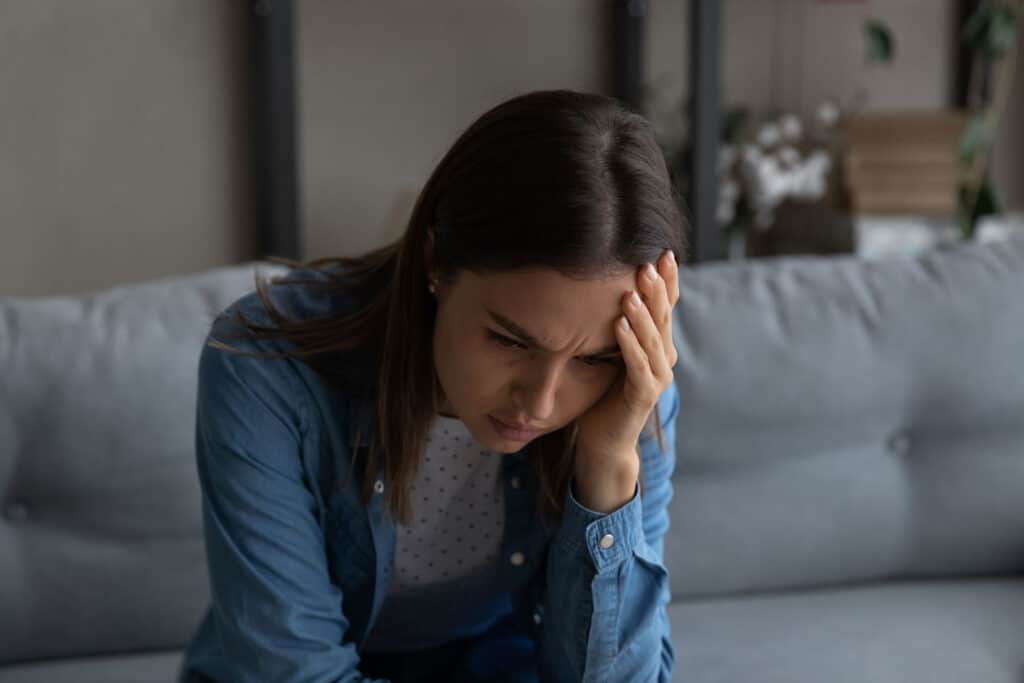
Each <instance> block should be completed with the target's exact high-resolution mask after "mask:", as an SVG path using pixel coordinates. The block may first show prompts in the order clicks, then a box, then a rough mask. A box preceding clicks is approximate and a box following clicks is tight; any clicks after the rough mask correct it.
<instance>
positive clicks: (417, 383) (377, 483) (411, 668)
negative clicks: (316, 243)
mask: <svg viewBox="0 0 1024 683" xmlns="http://www.w3.org/2000/svg"><path fill="white" fill-rule="evenodd" d="M683 234H684V231H683V220H682V217H681V214H680V209H679V203H678V200H677V197H676V195H675V194H674V191H673V188H672V185H671V183H670V182H669V178H668V174H667V172H666V167H665V162H664V159H663V157H662V155H661V152H660V151H659V149H658V146H657V145H656V144H655V141H654V138H653V136H652V133H651V129H650V127H649V125H648V124H647V123H646V122H645V121H644V120H643V119H642V118H641V117H640V116H637V115H635V114H632V113H629V112H628V111H626V110H625V109H623V108H622V107H621V106H620V105H619V104H618V103H617V102H616V101H615V100H613V99H610V98H607V97H603V96H599V95H592V94H583V93H575V92H570V91H543V92H534V93H530V94H527V95H524V96H521V97H517V98H514V99H512V100H509V101H507V102H505V103H503V104H501V105H499V106H498V107H495V108H494V109H492V110H490V111H488V112H486V113H485V114H484V115H483V116H481V117H480V118H479V119H478V120H477V121H476V122H475V123H474V124H473V125H472V126H471V127H470V128H469V129H468V130H466V132H465V133H463V134H462V135H461V136H460V137H459V139H458V140H457V141H456V142H455V144H454V146H453V147H452V148H451V149H450V151H449V152H448V153H447V154H446V155H445V156H444V158H443V159H442V160H441V162H440V163H439V165H438V166H437V168H436V169H435V170H434V172H433V174H432V175H431V176H430V178H429V180H428V182H427V184H426V186H425V187H424V188H423V191H422V192H421V194H420V196H419V198H418V200H417V203H416V206H415V208H414V210H413V213H412V216H411V218H410V220H409V223H408V226H407V229H406V231H405V233H404V235H403V236H402V237H401V239H399V240H398V241H397V242H395V243H394V244H391V245H388V246H386V247H384V248H381V249H378V250H376V251H373V252H370V253H368V254H366V255H364V256H362V257H360V258H338V259H320V260H317V261H312V262H310V263H307V264H304V265H303V264H296V263H292V262H289V263H290V265H292V266H293V268H292V270H290V271H289V272H288V273H286V274H285V275H284V276H281V277H278V278H276V279H274V280H273V281H272V283H271V284H270V285H268V284H267V283H266V282H263V281H262V280H260V278H257V281H256V291H254V292H252V293H250V294H249V295H248V296H246V297H243V298H242V299H240V300H239V301H237V302H235V303H234V304H232V305H231V306H230V307H229V308H228V309H227V311H225V312H224V313H223V314H222V315H221V316H220V317H219V318H218V319H217V320H216V321H215V322H214V324H213V328H212V330H211V331H210V336H209V337H208V340H207V343H206V344H205V345H204V348H203V350H202V354H201V358H200V365H199V392H198V407H197V422H196V448H197V463H198V469H199V478H200V482H201V485H202V494H203V519H204V532H205V540H206V549H207V558H208V564H209V572H210V580H211V588H212V604H211V607H210V610H209V611H208V613H207V614H206V616H205V618H204V620H203V621H202V623H201V625H200V627H199V629H198V631H197V633H196V634H195V637H194V638H193V641H192V643H191V645H190V646H189V649H188V651H187V653H186V657H185V661H184V664H183V668H182V672H181V680H183V681H270V682H273V683H286V682H289V681H307V682H313V681H316V682H327V681H344V682H353V683H354V682H360V681H371V680H390V681H393V682H394V683H405V682H409V681H495V682H497V681H505V682H512V681H595V682H597V681H599V682H600V683H618V682H621V683H640V682H644V681H668V680H669V678H670V676H671V670H672V666H673V662H674V653H673V648H672V643H671V638H670V634H669V623H668V619H667V616H666V612H665V605H666V604H667V602H668V600H669V586H668V574H667V571H666V569H665V567H664V565H663V562H662V546H663V544H662V541H663V536H664V534H665V531H666V529H667V527H668V513H667V505H668V502H669V499H670V498H671V496H672V482H671V476H672V472H673V469H674V465H675V455H674V450H673V449H674V441H675V428H674V424H675V419H676V415H677V412H678V395H677V392H676V390H675V387H674V385H673V384H672V376H673V375H672V368H673V366H674V364H675V362H676V351H675V348H674V347H673V344H672V324H671V312H672V310H673V307H674V306H675V304H676V299H677V298H678V284H677V261H678V259H680V258H682V257H683V255H684V249H685V244H684V237H683Z"/></svg>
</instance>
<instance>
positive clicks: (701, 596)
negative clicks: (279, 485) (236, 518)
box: [0, 241, 1024, 683]
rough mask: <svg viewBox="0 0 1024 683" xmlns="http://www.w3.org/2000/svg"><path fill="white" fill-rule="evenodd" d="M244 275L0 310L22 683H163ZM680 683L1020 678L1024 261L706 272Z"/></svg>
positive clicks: (684, 305)
mask: <svg viewBox="0 0 1024 683" xmlns="http://www.w3.org/2000/svg"><path fill="white" fill-rule="evenodd" d="M255 265H258V267H259V270H260V271H261V272H264V273H266V274H272V273H274V272H278V271H279V269H278V268H276V267H272V266H270V265H268V264H246V265H243V266H239V267H233V268H225V269H219V270H214V271H209V272H205V273H200V274H195V275H189V276H182V277H176V278H171V279H165V280H160V281H153V282H148V283H144V284H138V285H133V286H125V287H120V288H117V289H113V290H110V291H106V292H100V293H94V294H89V295H81V296H75V297H62V298H44V299H6V300H0V586H2V588H0V681H2V682H3V683H29V682H32V683H37V682H39V683H41V682H46V683H54V682H60V681H75V683H92V682H95V683H100V682H102V683H117V682H120V681H125V682H129V681H130V682H132V683H140V682H147V681H154V682H157V681H162V682H169V681H172V680H173V678H174V673H175V670H176V668H177V666H178V663H179V661H180V649H181V648H182V646H183V644H184V643H185V642H186V640H187V638H188V637H189V636H190V635H191V632H192V630H193V628H194V627H195V626H196V624H197V622H198V619H199V617H200V614H201V612H202V610H203V609H204V607H205V605H206V601H207V597H208V588H207V579H206V569H205V565H204V559H203V545H202V536H201V525H200V516H199V508H200V497H199V489H198V484H197V481H196V476H195V471H194V463H193V457H192V429H193V419H194V415H193V411H194V395H195V386H194V382H195V371H196V363H197V359H198V353H199V349H200V345H201V342H202V339H203V337H204V335H205V333H206V331H207V329H208V327H209V324H210V321H211V320H212V316H213V315H214V314H215V313H216V312H217V311H219V310H221V309H222V308H223V307H225V306H226V305H227V304H229V303H230V302H231V301H233V300H234V299H236V298H237V297H239V296H241V295H242V294H243V293H245V292H247V291H248V290H250V289H251V287H252V272H253V267H254V266H255ZM681 289H682V292H681V299H680V305H679V311H678V312H679V316H678V319H677V321H676V322H677V328H676V334H677V346H678V349H679V354H680V356H679V364H678V366H677V369H678V376H677V381H678V383H679V389H680V394H681V399H682V402H681V406H682V408H681V412H680V421H679V424H678V434H677V438H678V448H679V463H678V468H677V473H676V493H675V497H674V499H673V501H672V526H671V529H670V531H669V535H668V537H667V540H666V546H665V552H666V562H667V564H668V566H669V569H670V572H671V576H672V590H673V595H674V602H673V604H672V605H671V606H670V614H671V619H672V623H673V635H674V638H675V642H676V677H675V680H678V681H687V682H690V683H812V682H813V683H821V682H828V683H845V682H850V683H853V682H856V683H897V682H899V683H907V682H917V681H921V682H928V683H965V682H971V683H974V682H977V683H1020V682H1021V681H1024V577H1022V576H1021V572H1022V571H1024V241H1016V242H1002V243H995V244H984V245H977V244H975V245H967V246H961V247H958V248H955V249H950V250H943V251H936V252H931V253H928V254H926V255H923V256H920V257H914V258H909V259H894V260H882V261H871V262H866V261H860V260H856V259H854V258H851V257H842V258H835V257H831V258H824V257H822V258H816V257H800V258H790V259H778V260H765V261H757V262H749V263H745V264H740V265H736V264H715V265H704V266H700V267H696V268H688V269H685V270H684V272H683V274H682V283H681Z"/></svg>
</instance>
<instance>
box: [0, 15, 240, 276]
mask: <svg viewBox="0 0 1024 683" xmlns="http://www.w3.org/2000/svg"><path fill="white" fill-rule="evenodd" d="M240 26H241V22H240V12H239V8H238V6H237V3H234V2H226V1H223V0H213V1H211V0H169V1H168V0H83V1H74V0H4V1H3V2H0V92H2V93H3V104H2V106H0V295H22V294H25V295H32V294H51V293H70V292H76V291H81V290H87V289H93V288H99V287H105V286H108V285H113V284H116V283H120V282H126V281H134V280H140V279H145V278H149V277H157V276H162V275H167V274H171V273H180V272H187V271H193V270H199V269H203V268H205V267H208V266H213V265H217V264H223V263H229V262H234V261H237V260H238V259H239V258H241V257H243V256H245V255H247V254H248V252H249V251H250V249H251V238H250V236H249V231H248V229H247V223H248V220H247V218H246V212H247V207H248V205H249V201H248V197H247V186H246V183H245V181H244V175H243V173H242V171H243V168H244V165H245V157H246V147H245V136H244V111H243V98H242V97H241V96H240V95H241V93H240V89H241V79H240V75H241V74H242V73H243V66H244V65H243V61H242V60H243V58H244V54H243V52H242V50H241V47H242V42H241V40H242V38H243V34H242V32H241V31H240V30H239V27H240Z"/></svg>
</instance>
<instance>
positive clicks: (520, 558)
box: [508, 552, 526, 567]
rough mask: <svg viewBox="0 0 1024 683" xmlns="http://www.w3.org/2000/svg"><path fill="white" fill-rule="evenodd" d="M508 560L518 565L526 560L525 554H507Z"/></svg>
mask: <svg viewBox="0 0 1024 683" xmlns="http://www.w3.org/2000/svg"><path fill="white" fill-rule="evenodd" d="M508 561H509V562H511V563H512V564H514V565H515V566H517V567H518V566H519V565H521V564H522V563H523V562H526V556H524V555H523V554H522V553H520V552H514V553H512V554H511V555H510V556H509V558H508Z"/></svg>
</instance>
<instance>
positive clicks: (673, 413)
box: [538, 384, 679, 683]
mask: <svg viewBox="0 0 1024 683" xmlns="http://www.w3.org/2000/svg"><path fill="white" fill-rule="evenodd" d="M658 405H659V411H658V414H659V417H660V419H661V428H662V436H663V442H662V444H659V443H658V440H657V438H656V437H655V435H654V434H653V433H644V434H642V435H641V438H640V442H639V444H638V451H639V455H640V459H641V472H642V476H643V483H644V494H643V497H641V495H640V482H639V481H638V482H637V485H636V488H635V489H634V492H633V497H632V498H631V499H630V500H629V501H628V502H626V503H625V504H623V505H622V506H621V507H619V508H618V509H616V510H614V511H612V512H610V513H608V514H602V513H599V512H596V511H595V510H591V509H589V508H587V507H586V506H584V505H582V504H581V503H580V502H579V500H577V499H576V497H575V496H574V495H573V490H572V480H570V483H569V484H568V485H567V487H566V492H565V493H566V495H565V507H564V511H563V515H562V519H561V522H560V524H559V526H558V528H557V529H556V530H555V534H554V537H553V539H552V543H551V552H549V553H548V556H547V567H546V572H545V575H546V585H545V586H544V587H543V590H542V594H543V597H542V611H543V613H544V614H545V615H546V616H545V618H544V620H543V627H542V628H541V629H540V631H539V634H538V667H539V669H540V673H541V680H544V681H583V682H584V683H654V682H657V683H667V681H668V680H669V679H670V678H671V675H672V669H673V664H674V661H675V653H674V649H673V645H672V639H671V631H670V624H669V621H668V615H667V612H666V607H667V605H668V603H669V602H670V601H671V593H670V590H669V582H668V571H667V569H666V568H665V566H664V564H663V560H662V547H663V537H664V534H665V532H666V531H667V529H668V522H669V520H668V516H669V515H668V504H669V501H670V500H671V498H672V474H673V472H674V469H675V426H674V425H675V420H676V418H677V415H678V411H679V397H678V391H677V389H676V387H675V385H674V384H673V385H671V386H670V387H669V388H668V390H666V391H665V392H664V393H663V394H662V396H661V397H660V398H659V403H658ZM602 540H604V541H605V542H604V543H602ZM605 545H607V546H608V547H604V546H605Z"/></svg>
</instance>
